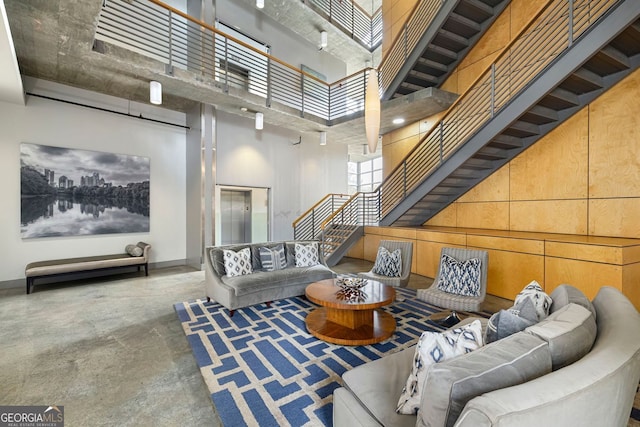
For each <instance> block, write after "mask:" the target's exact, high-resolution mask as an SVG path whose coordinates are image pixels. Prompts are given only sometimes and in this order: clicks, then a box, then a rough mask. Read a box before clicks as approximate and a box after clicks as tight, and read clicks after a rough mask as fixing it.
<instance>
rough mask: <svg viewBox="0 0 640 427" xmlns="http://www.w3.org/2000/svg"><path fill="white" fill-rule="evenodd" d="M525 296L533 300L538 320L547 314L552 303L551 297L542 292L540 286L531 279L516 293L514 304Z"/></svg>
mask: <svg viewBox="0 0 640 427" xmlns="http://www.w3.org/2000/svg"><path fill="white" fill-rule="evenodd" d="M526 298H529V299H530V300H531V301H532V302H533V305H534V307H535V308H536V313H538V320H542V319H544V318H545V317H547V316H548V315H549V309H550V308H551V303H552V300H551V297H549V295H547V294H546V293H545V292H544V289H542V286H540V284H539V283H538V282H536V281H535V280H533V281H531V283H529V284H528V285H527V286H525V287H524V289H523V290H522V291H520V293H519V294H518V295H516V298H515V300H514V301H513V303H514V305H516V304H518V303H519V302H520V301H522V300H523V299H526Z"/></svg>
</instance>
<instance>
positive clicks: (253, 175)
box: [216, 111, 347, 240]
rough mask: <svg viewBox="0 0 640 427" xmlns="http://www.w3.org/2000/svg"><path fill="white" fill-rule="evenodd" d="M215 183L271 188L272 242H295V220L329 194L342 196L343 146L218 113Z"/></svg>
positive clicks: (344, 186) (343, 186)
mask: <svg viewBox="0 0 640 427" xmlns="http://www.w3.org/2000/svg"><path fill="white" fill-rule="evenodd" d="M217 124H218V128H217V143H218V148H217V174H216V183H217V184H218V185H229V186H245V187H268V188H270V189H271V192H270V196H271V213H270V219H271V240H285V239H292V238H293V229H292V227H291V224H292V223H293V221H294V220H295V219H296V218H297V217H298V216H299V215H300V214H302V213H303V212H305V211H306V210H307V209H309V208H310V207H311V206H312V205H313V204H315V203H316V202H317V201H318V200H320V199H321V198H322V197H324V196H325V195H326V194H327V193H341V192H342V193H346V190H347V146H346V145H344V144H339V143H331V141H330V142H329V144H327V145H326V146H320V145H319V136H318V138H313V137H311V136H305V137H303V138H302V143H301V144H299V145H293V143H296V142H298V138H299V134H298V133H296V132H294V131H291V130H287V129H282V128H279V127H275V126H270V125H269V124H265V127H264V129H263V130H262V131H258V130H255V129H254V128H253V125H254V123H253V120H250V119H246V118H244V117H240V116H236V115H233V114H228V113H225V112H222V111H218V117H217Z"/></svg>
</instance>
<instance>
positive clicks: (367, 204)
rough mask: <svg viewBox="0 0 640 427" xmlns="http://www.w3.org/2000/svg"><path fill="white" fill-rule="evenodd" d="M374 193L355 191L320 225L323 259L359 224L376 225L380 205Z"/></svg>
mask: <svg viewBox="0 0 640 427" xmlns="http://www.w3.org/2000/svg"><path fill="white" fill-rule="evenodd" d="M378 200H379V199H378V197H377V196H376V195H375V194H374V193H356V194H354V195H353V196H351V198H350V199H349V200H348V201H347V202H345V203H344V204H343V205H342V206H341V207H340V208H338V209H337V210H336V211H335V212H333V213H332V214H331V215H330V216H329V217H328V218H327V219H326V220H324V221H323V222H322V224H321V226H320V228H321V230H322V233H321V236H322V239H321V247H322V250H323V254H324V257H325V259H326V258H328V257H329V256H330V255H331V254H332V253H333V252H334V251H335V250H336V249H337V248H338V247H340V245H342V243H344V242H345V241H347V240H348V239H349V237H350V236H351V235H352V234H353V233H354V232H355V231H356V230H357V229H358V228H359V227H361V226H365V225H370V226H376V225H378V221H379V219H380V206H379V203H378Z"/></svg>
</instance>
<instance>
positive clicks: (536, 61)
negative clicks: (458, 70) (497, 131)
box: [374, 0, 622, 218]
mask: <svg viewBox="0 0 640 427" xmlns="http://www.w3.org/2000/svg"><path fill="white" fill-rule="evenodd" d="M619 1H622V0H549V1H548V2H547V3H546V5H545V6H544V7H543V8H541V10H540V12H538V13H537V14H536V15H535V16H534V17H533V18H532V19H531V21H530V22H529V24H528V25H527V26H526V27H525V28H523V30H522V31H520V33H519V34H518V35H517V36H516V37H515V38H514V39H513V40H512V42H510V43H509V44H508V45H507V46H506V47H505V48H504V49H503V50H502V52H501V53H500V54H499V56H498V57H497V59H496V60H495V61H494V62H493V63H492V64H491V65H490V66H489V67H488V68H487V70H486V71H485V72H484V73H483V74H482V75H480V76H479V77H478V78H477V79H476V81H475V82H474V83H473V84H472V85H471V87H470V88H469V89H468V90H467V91H466V92H465V93H464V94H463V95H461V96H460V97H459V98H458V99H457V100H456V102H454V104H453V105H451V107H450V108H449V109H448V110H447V112H446V113H445V115H444V116H443V118H442V119H441V121H440V122H439V123H438V124H437V125H436V126H435V127H434V128H433V129H432V130H431V131H430V132H429V133H427V134H426V135H425V136H424V137H423V138H422V139H421V140H420V141H419V143H418V144H417V145H416V146H415V147H414V148H413V149H412V150H411V151H410V152H409V153H408V154H407V156H406V157H405V158H404V159H403V160H402V162H400V164H399V165H398V166H397V167H396V168H395V169H394V170H393V171H392V172H391V173H390V174H389V176H387V178H386V179H385V180H384V181H383V182H382V183H381V184H380V186H379V187H378V188H377V189H376V191H374V193H377V194H378V197H379V198H380V200H379V205H380V208H381V218H383V217H384V216H385V215H386V214H388V213H389V212H390V211H391V210H392V209H393V208H394V207H395V206H396V205H397V204H398V203H399V202H400V201H402V200H403V199H404V198H405V197H406V196H407V194H408V193H410V192H411V191H412V190H413V189H414V188H415V187H416V186H417V185H418V184H419V183H420V182H422V181H423V180H424V179H425V178H427V177H428V176H429V175H430V174H431V173H433V172H434V171H435V170H436V169H437V168H438V167H439V166H440V165H441V164H442V163H443V162H444V161H446V160H447V158H448V157H450V156H451V155H452V154H453V153H454V152H455V151H456V150H457V149H459V148H460V147H461V146H463V145H464V143H465V142H466V141H467V140H468V139H469V138H470V137H471V136H472V135H473V134H474V133H475V132H476V131H477V130H478V129H479V128H480V127H481V126H483V125H485V124H486V123H487V122H489V121H490V120H491V118H492V117H493V116H494V115H495V114H496V113H497V112H498V111H500V110H501V109H503V108H506V106H507V105H508V103H509V101H511V100H512V99H513V98H515V96H516V95H517V94H518V93H519V91H520V90H521V89H523V88H524V87H525V86H526V85H527V84H528V83H530V82H531V81H532V80H533V79H534V78H535V77H536V76H537V75H539V74H540V73H541V72H543V70H544V68H545V67H546V66H547V65H549V64H550V63H551V61H553V60H554V59H555V58H556V57H557V56H559V55H560V54H562V53H563V52H564V51H566V50H567V49H568V48H569V47H570V46H571V44H572V43H573V41H574V40H576V39H577V38H578V37H580V35H581V34H583V33H584V32H585V31H586V30H587V29H589V28H590V27H591V26H592V25H594V23H595V22H596V21H597V20H598V18H600V17H601V16H602V15H603V14H604V13H605V12H606V11H607V10H608V9H609V8H610V7H612V6H613V5H615V4H616V3H618V2H619Z"/></svg>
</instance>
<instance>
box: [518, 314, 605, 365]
mask: <svg viewBox="0 0 640 427" xmlns="http://www.w3.org/2000/svg"><path fill="white" fill-rule="evenodd" d="M525 331H526V332H527V333H529V334H532V335H535V336H537V337H538V338H540V339H542V340H545V341H547V342H548V343H549V349H550V351H551V359H552V360H553V370H554V371H555V370H556V369H560V368H562V367H564V366H567V365H570V364H571V363H573V362H575V361H576V360H579V359H580V358H582V356H584V355H585V354H587V353H588V352H589V350H591V347H592V346H593V342H594V341H595V339H596V335H597V333H598V330H597V326H596V321H595V318H594V316H593V314H592V313H591V312H590V311H589V310H587V309H586V308H584V307H582V306H581V305H578V304H574V303H569V304H567V305H565V306H564V307H562V308H561V309H559V310H558V311H556V312H554V313H552V314H551V315H549V317H547V318H546V319H544V320H543V321H541V322H539V323H537V324H535V325H533V326H529V327H528V328H527V329H525Z"/></svg>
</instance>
